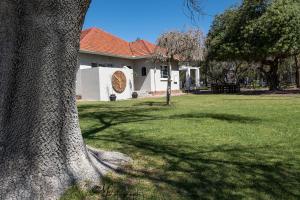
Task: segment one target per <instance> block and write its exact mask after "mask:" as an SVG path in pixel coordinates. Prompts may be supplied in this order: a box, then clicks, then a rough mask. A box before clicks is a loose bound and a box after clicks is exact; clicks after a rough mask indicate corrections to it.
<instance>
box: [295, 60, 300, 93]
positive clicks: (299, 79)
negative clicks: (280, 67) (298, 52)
mask: <svg viewBox="0 0 300 200" xmlns="http://www.w3.org/2000/svg"><path fill="white" fill-rule="evenodd" d="M295 67H296V79H295V80H296V86H297V88H300V66H299V65H298V58H297V56H295Z"/></svg>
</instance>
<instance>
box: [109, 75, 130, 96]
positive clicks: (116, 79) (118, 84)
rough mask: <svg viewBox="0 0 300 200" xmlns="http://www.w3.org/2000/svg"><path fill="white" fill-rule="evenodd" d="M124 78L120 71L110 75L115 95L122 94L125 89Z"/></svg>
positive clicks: (125, 81)
mask: <svg viewBox="0 0 300 200" xmlns="http://www.w3.org/2000/svg"><path fill="white" fill-rule="evenodd" d="M126 83H127V80H126V76H125V74H124V73H123V72H121V71H116V72H115V73H114V74H113V75H112V87H113V89H114V90H115V91H116V92H117V93H122V92H124V90H125V89H126Z"/></svg>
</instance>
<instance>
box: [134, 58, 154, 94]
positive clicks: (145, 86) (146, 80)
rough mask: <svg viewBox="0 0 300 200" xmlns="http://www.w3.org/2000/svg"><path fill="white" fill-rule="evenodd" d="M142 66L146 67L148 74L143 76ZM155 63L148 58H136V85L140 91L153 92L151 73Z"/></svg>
mask: <svg viewBox="0 0 300 200" xmlns="http://www.w3.org/2000/svg"><path fill="white" fill-rule="evenodd" d="M142 67H146V71H147V75H146V76H142ZM152 68H153V64H152V63H150V62H149V61H147V60H146V59H141V60H136V61H135V63H134V66H133V73H134V76H133V77H134V86H135V89H136V90H138V91H148V92H151V73H150V70H151V69H152Z"/></svg>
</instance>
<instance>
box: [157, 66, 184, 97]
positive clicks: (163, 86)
mask: <svg viewBox="0 0 300 200" xmlns="http://www.w3.org/2000/svg"><path fill="white" fill-rule="evenodd" d="M151 74H152V77H153V78H152V80H151V85H152V86H151V88H152V92H161V91H166V90H167V84H168V79H167V78H161V77H160V67H156V69H151ZM171 78H172V84H171V88H172V90H179V89H180V86H179V69H178V66H174V67H173V68H172V73H171Z"/></svg>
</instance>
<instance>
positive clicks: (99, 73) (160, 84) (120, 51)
mask: <svg viewBox="0 0 300 200" xmlns="http://www.w3.org/2000/svg"><path fill="white" fill-rule="evenodd" d="M155 48H156V46H155V45H154V44H152V43H150V42H147V41H145V40H137V41H134V42H127V41H125V40H123V39H120V38H118V37H116V36H114V35H111V34H109V33H106V32H104V31H102V30H100V29H98V28H90V29H87V30H84V31H82V35H81V38H80V54H79V58H80V60H79V65H80V67H79V71H78V74H77V85H76V86H77V91H76V93H77V95H78V96H79V97H81V98H82V99H85V100H100V101H108V100H109V96H110V95H111V94H115V95H116V96H117V99H118V100H120V99H129V98H131V97H132V92H134V91H137V92H138V94H139V95H151V94H160V93H164V92H165V91H166V88H167V76H168V72H167V66H165V65H157V64H154V63H152V62H151V59H150V58H151V54H152V53H153V52H154V50H155ZM171 77H172V90H173V93H174V92H179V91H180V80H179V67H178V64H177V63H174V64H173V69H172V74H171Z"/></svg>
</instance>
